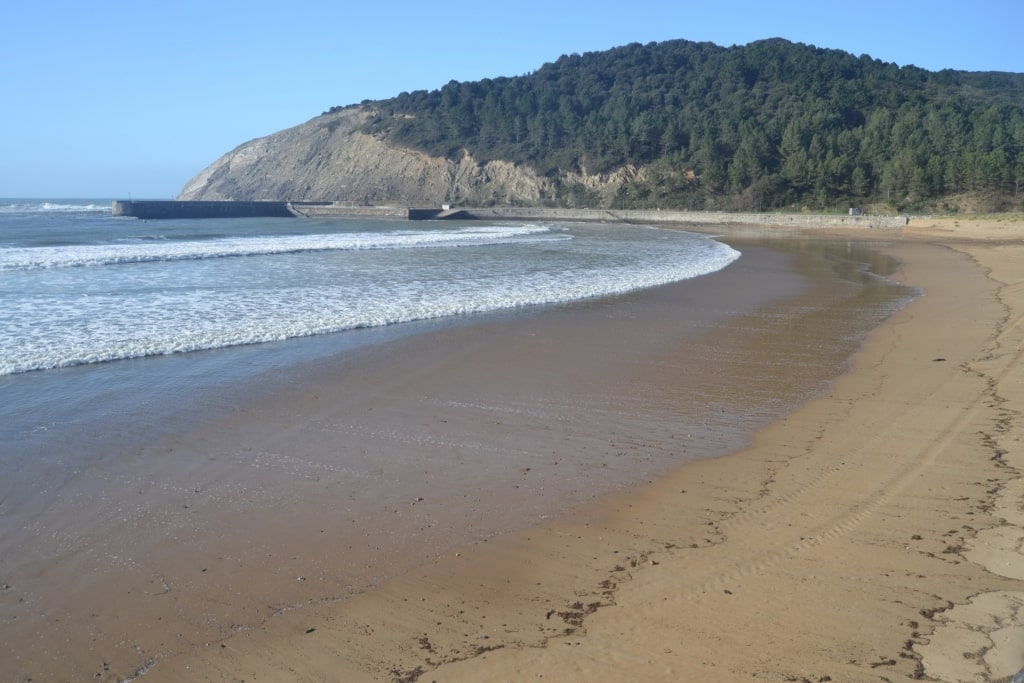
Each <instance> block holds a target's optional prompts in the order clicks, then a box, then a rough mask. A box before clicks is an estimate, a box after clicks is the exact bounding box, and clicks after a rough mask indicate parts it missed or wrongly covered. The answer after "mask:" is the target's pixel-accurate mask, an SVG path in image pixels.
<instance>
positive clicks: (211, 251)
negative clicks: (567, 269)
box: [0, 226, 568, 271]
mask: <svg viewBox="0 0 1024 683" xmlns="http://www.w3.org/2000/svg"><path fill="white" fill-rule="evenodd" d="M550 233H551V230H550V229H549V228H546V227H541V226H509V227H501V226H484V227H473V228H464V229H460V230H432V231H423V230H399V231H394V232H389V233H339V234H323V235H285V236H275V237H234V238H224V239H214V240H195V241H180V242H175V241H171V240H154V239H153V238H152V236H150V237H149V238H148V239H147V241H145V242H140V243H132V244H86V245H77V246H72V247H22V248H11V249H4V250H3V251H0V271H9V270H38V269H43V268H69V267H81V266H105V265H118V264H126V263H147V262H155V261H182V260H194V259H215V258H225V257H232V256H268V255H272V254H288V253H300V252H312V251H353V250H364V249H412V248H424V247H439V246H444V247H460V246H477V245H480V244H504V243H507V242H508V241H510V240H517V241H521V240H523V239H528V238H530V237H536V236H541V235H547V236H548V237H547V239H559V238H562V239H568V238H567V237H559V236H551V235H550Z"/></svg>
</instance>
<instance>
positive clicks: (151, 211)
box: [111, 199, 294, 219]
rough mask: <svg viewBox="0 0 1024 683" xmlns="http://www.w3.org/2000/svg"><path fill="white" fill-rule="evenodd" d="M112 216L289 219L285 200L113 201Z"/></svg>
mask: <svg viewBox="0 0 1024 683" xmlns="http://www.w3.org/2000/svg"><path fill="white" fill-rule="evenodd" d="M111 214H112V215H114V216H129V217H132V218H144V219H165V218H253V217H276V218H293V217H294V214H293V213H292V212H291V211H289V210H288V202H179V201H151V200H143V201H138V200H124V199H117V200H114V203H113V206H112V207H111Z"/></svg>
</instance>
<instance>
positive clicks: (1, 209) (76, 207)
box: [0, 201, 111, 214]
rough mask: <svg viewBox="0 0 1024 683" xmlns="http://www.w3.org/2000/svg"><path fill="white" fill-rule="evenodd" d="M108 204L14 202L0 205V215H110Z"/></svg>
mask: <svg viewBox="0 0 1024 683" xmlns="http://www.w3.org/2000/svg"><path fill="white" fill-rule="evenodd" d="M110 212H111V207H110V205H109V204H92V203H90V204H79V203H68V202H62V201H48V202H32V201H15V202H9V203H0V213H5V214H16V213H30V214H39V213H110Z"/></svg>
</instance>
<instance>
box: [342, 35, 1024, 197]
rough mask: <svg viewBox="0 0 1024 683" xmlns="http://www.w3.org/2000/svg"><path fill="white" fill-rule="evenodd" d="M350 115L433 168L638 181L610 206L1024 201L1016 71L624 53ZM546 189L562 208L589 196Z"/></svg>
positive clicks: (818, 54) (1022, 122)
mask: <svg viewBox="0 0 1024 683" xmlns="http://www.w3.org/2000/svg"><path fill="white" fill-rule="evenodd" d="M359 106H361V107H363V108H364V109H372V110H373V111H375V112H376V113H377V115H376V116H375V117H373V118H372V119H371V120H370V121H369V122H367V123H366V124H365V127H364V130H365V131H366V132H370V133H373V134H374V135H376V136H378V137H381V138H383V139H385V140H386V141H387V142H388V143H389V144H391V145H401V146H406V147H412V148H415V149H419V150H422V151H424V152H426V153H428V154H430V155H434V156H443V157H447V158H450V159H458V158H461V157H462V156H463V155H464V154H465V153H466V152H468V153H469V154H470V155H471V157H472V158H473V159H474V160H475V161H476V162H478V163H483V162H485V161H488V160H506V161H512V162H515V163H517V164H520V165H524V166H528V167H530V168H532V169H534V170H535V171H536V172H537V173H539V174H541V175H543V176H547V177H549V178H552V179H555V180H556V181H557V179H559V178H566V177H572V175H571V174H583V175H590V176H593V175H594V174H601V173H609V172H613V171H616V170H618V169H622V168H624V167H625V168H636V169H643V172H642V173H639V174H636V175H635V177H634V178H633V180H632V181H631V182H627V183H626V184H625V185H623V186H622V187H621V189H620V190H619V194H618V196H617V197H616V198H615V202H616V204H617V205H619V206H627V207H645V206H663V207H687V206H689V207H693V208H697V207H700V208H726V209H728V208H732V209H740V210H757V209H763V210H767V209H772V208H781V207H787V206H810V207H816V208H834V207H836V206H841V205H843V204H845V203H847V202H849V203H850V205H857V204H867V203H871V202H879V201H888V202H889V203H890V205H892V206H894V207H896V208H906V209H911V208H915V207H921V206H936V207H938V206H939V205H940V204H941V202H942V200H943V199H944V198H949V197H953V196H964V195H969V196H974V197H984V198H988V200H989V201H990V202H991V203H992V204H993V208H1006V207H1008V206H1009V205H1011V204H1013V203H1015V202H1017V203H1019V202H1020V201H1021V200H1020V197H1021V195H1024V74H1010V73H997V72H986V73H969V72H962V71H952V70H945V71H940V72H929V71H926V70H923V69H919V68H916V67H914V66H904V67H898V66H897V65H895V64H891V63H885V62H882V61H879V60H877V59H872V58H870V57H869V56H861V57H856V56H853V55H851V54H849V53H846V52H842V51H838V50H828V49H820V48H816V47H813V46H809V45H803V44H797V43H791V42H788V41H786V40H781V39H772V40H764V41H759V42H755V43H751V44H749V45H745V46H738V47H730V48H723V47H720V46H716V45H713V44H710V43H694V42H689V41H684V40H677V41H669V42H663V43H650V44H647V45H640V44H632V45H627V46H624V47H620V48H615V49H612V50H608V51H605V52H593V53H586V54H583V55H568V56H563V57H561V58H560V59H558V60H557V61H555V62H554V63H549V64H545V65H543V66H542V67H541V68H539V69H538V70H537V71H535V72H533V73H531V74H528V75H524V76H518V77H513V78H494V79H485V80H482V81H478V82H466V83H459V82H455V81H452V82H450V83H448V84H447V85H446V86H444V87H443V88H441V89H439V90H435V91H430V92H427V91H417V92H412V93H402V94H400V95H399V96H397V97H395V98H393V99H389V100H384V101H376V102H369V101H367V102H364V103H362V105H359ZM337 109H341V108H335V109H334V110H332V111H335V110H337ZM567 174H570V175H568V176H567ZM556 186H557V187H558V188H559V191H558V195H557V196H556V197H555V198H554V199H555V201H556V202H557V203H562V204H567V205H576V206H587V205H594V204H596V203H598V202H599V201H600V200H599V198H598V197H597V195H596V194H595V193H592V192H589V193H588V191H587V189H586V188H585V187H584V186H582V185H580V184H578V183H577V184H575V185H573V184H571V183H568V182H556Z"/></svg>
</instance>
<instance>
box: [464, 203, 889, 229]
mask: <svg viewBox="0 0 1024 683" xmlns="http://www.w3.org/2000/svg"><path fill="white" fill-rule="evenodd" d="M453 214H454V215H452V216H450V217H451V218H466V219H477V220H479V219H485V218H490V219H496V220H500V219H505V220H565V221H612V222H621V223H684V224H685V223H693V224H701V225H727V224H733V225H766V226H780V227H805V228H809V227H815V226H820V227H861V228H874V229H881V230H899V229H901V228H903V227H904V226H906V224H907V222H908V221H909V218H908V217H906V216H866V215H859V216H851V215H846V214H842V215H830V214H802V213H800V214H788V213H728V212H725V211H648V210H633V209H626V210H621V211H617V210H613V209H538V208H518V207H515V208H513V207H507V208H489V209H463V210H461V211H459V212H457V213H455V212H453Z"/></svg>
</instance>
